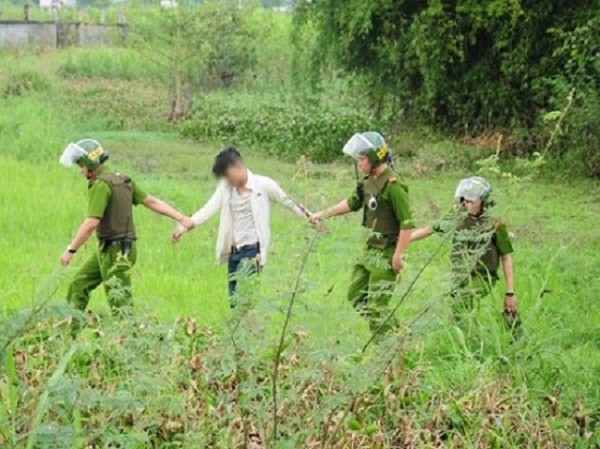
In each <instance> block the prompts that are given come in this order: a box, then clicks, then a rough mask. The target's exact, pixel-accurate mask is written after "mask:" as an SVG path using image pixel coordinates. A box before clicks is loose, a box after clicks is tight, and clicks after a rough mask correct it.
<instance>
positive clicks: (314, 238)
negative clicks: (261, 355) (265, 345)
mask: <svg viewBox="0 0 600 449" xmlns="http://www.w3.org/2000/svg"><path fill="white" fill-rule="evenodd" d="M317 237H318V234H317V233H313V235H312V237H311V239H310V242H309V245H308V249H307V250H306V252H305V253H304V256H303V258H302V264H301V266H300V269H299V270H298V275H297V276H296V283H295V285H294V289H293V290H292V295H291V297H290V301H289V303H288V307H287V311H286V314H285V321H284V323H283V328H282V329H281V334H280V336H279V343H278V345H277V350H276V351H275V357H274V360H273V374H272V378H271V394H272V398H273V434H272V436H271V440H272V442H273V447H275V443H277V440H278V436H277V433H278V424H279V423H278V421H279V416H278V414H277V407H278V406H279V404H278V401H277V381H278V379H279V364H280V363H281V353H282V352H283V345H284V343H285V336H286V334H287V329H288V326H289V323H290V319H291V316H292V310H293V308H294V303H295V302H296V298H297V297H298V290H299V289H300V282H301V280H302V274H304V270H305V269H306V264H307V262H308V257H309V256H310V254H311V253H312V250H313V248H314V245H315V243H316V241H317Z"/></svg>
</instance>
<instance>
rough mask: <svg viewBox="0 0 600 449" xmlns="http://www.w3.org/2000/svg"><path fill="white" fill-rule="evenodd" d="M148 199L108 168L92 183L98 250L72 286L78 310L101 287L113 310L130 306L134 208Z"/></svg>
mask: <svg viewBox="0 0 600 449" xmlns="http://www.w3.org/2000/svg"><path fill="white" fill-rule="evenodd" d="M146 196H147V195H146V193H145V192H143V191H142V190H140V189H139V188H138V187H137V186H136V184H135V183H133V181H131V179H130V178H129V177H127V176H125V175H122V174H119V173H116V174H115V173H111V172H109V171H108V170H106V169H105V168H101V169H100V170H99V174H98V176H96V177H95V178H94V179H92V180H91V181H90V182H89V185H88V214H87V215H88V217H94V218H99V219H100V225H99V226H98V229H97V235H98V240H99V247H98V249H97V250H96V251H95V252H94V254H93V255H92V256H91V257H90V258H89V259H88V260H87V261H86V262H85V263H84V264H83V265H82V266H81V268H80V269H79V270H78V271H77V274H76V275H75V277H74V279H73V281H72V282H71V285H70V286H69V292H68V295H67V299H68V301H69V302H70V303H71V304H73V306H75V307H76V308H78V309H80V310H85V309H86V307H87V305H88V302H89V300H90V293H91V292H92V290H94V289H95V288H96V287H98V286H99V285H100V284H101V283H103V284H104V288H105V291H106V295H107V297H108V301H109V304H110V306H111V308H113V309H116V308H119V307H121V306H125V305H131V275H130V270H131V268H132V267H133V265H134V264H135V261H136V258H137V249H136V245H135V240H136V233H135V225H134V223H133V206H134V205H138V204H140V203H142V202H143V201H144V200H145V199H146ZM124 245H127V246H124Z"/></svg>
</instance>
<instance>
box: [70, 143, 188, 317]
mask: <svg viewBox="0 0 600 449" xmlns="http://www.w3.org/2000/svg"><path fill="white" fill-rule="evenodd" d="M108 157H109V155H108V152H107V151H106V150H105V149H104V148H103V147H102V146H101V145H100V144H99V143H98V142H97V141H95V140H91V139H85V140H81V141H80V142H77V143H71V144H69V146H68V147H67V148H66V149H65V150H64V152H63V154H62V156H61V158H60V163H61V164H63V165H64V166H67V167H69V166H73V165H78V166H79V169H80V171H81V174H82V175H83V176H84V177H85V178H86V179H87V180H88V212H87V218H86V219H85V220H84V221H83V223H82V224H81V226H80V227H79V230H78V231H77V234H76V235H75V237H74V238H73V240H72V241H71V244H70V245H69V246H68V247H67V249H66V251H65V252H64V253H63V254H62V256H61V258H60V263H61V264H62V265H63V266H67V265H69V263H70V262H71V258H72V257H73V255H74V254H75V253H76V252H77V250H78V249H79V248H80V247H81V246H82V245H83V244H84V243H85V242H86V241H87V240H88V238H89V237H90V236H91V235H92V233H93V232H94V231H96V234H97V235H98V240H99V246H98V249H97V250H96V251H95V252H94V254H92V255H91V256H90V258H89V259H88V260H87V261H86V262H85V263H84V264H83V265H82V266H81V268H80V269H79V270H78V272H77V274H76V275H75V278H74V279H73V281H72V282H71V285H70V286H69V292H68V296H67V298H68V301H69V302H70V303H71V304H72V305H73V306H74V307H76V308H77V309H80V310H85V309H86V307H87V305H88V302H89V300H90V293H91V292H92V290H94V289H95V288H96V287H98V286H99V285H100V284H101V283H104V287H105V291H106V295H107V297H108V301H109V304H110V306H111V308H112V309H113V311H117V310H118V309H119V308H121V307H123V306H131V275H130V270H131V268H132V267H133V265H134V264H135V262H136V259H137V248H136V240H137V235H136V230H135V224H134V220H133V206H137V205H138V204H143V205H144V206H146V207H147V208H148V209H151V210H153V211H154V212H157V213H159V214H161V215H166V216H167V217H170V218H172V219H174V220H176V221H178V222H179V223H181V224H182V225H183V226H185V227H187V228H191V227H193V225H194V224H193V222H192V221H191V220H190V219H189V218H187V217H186V216H184V215H183V214H181V213H180V212H178V211H176V210H175V209H173V208H172V207H171V206H169V205H168V204H166V203H164V202H163V201H161V200H159V199H157V198H155V197H153V196H150V195H148V194H146V193H145V192H144V191H143V190H142V189H140V187H139V186H138V185H137V183H135V182H133V180H132V179H131V178H130V177H129V176H127V175H124V174H122V173H117V172H112V171H111V170H109V168H108V167H106V165H105V164H106V161H107V160H108Z"/></svg>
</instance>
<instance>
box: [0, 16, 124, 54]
mask: <svg viewBox="0 0 600 449" xmlns="http://www.w3.org/2000/svg"><path fill="white" fill-rule="evenodd" d="M127 31H128V28H127V25H86V24H82V23H60V22H59V23H53V22H28V23H25V22H0V50H11V49H26V48H56V47H68V46H72V45H81V46H83V47H94V46H101V45H120V44H122V43H123V40H124V39H125V37H126V36H127Z"/></svg>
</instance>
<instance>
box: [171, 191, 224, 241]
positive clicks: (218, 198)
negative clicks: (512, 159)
mask: <svg viewBox="0 0 600 449" xmlns="http://www.w3.org/2000/svg"><path fill="white" fill-rule="evenodd" d="M223 194H224V186H223V184H222V183H221V184H219V185H218V186H217V188H216V190H215V192H214V193H213V194H212V196H211V197H210V199H209V200H208V201H207V202H206V204H205V205H204V206H202V207H201V208H200V209H198V210H197V211H196V212H195V213H194V215H192V217H191V219H192V221H193V222H194V223H196V226H198V225H201V224H202V223H204V222H205V221H207V220H208V219H209V218H210V217H212V216H213V215H215V214H216V213H217V212H219V210H220V209H221V207H222V203H223ZM178 228H179V230H181V231H184V232H185V228H184V227H183V226H181V225H179V226H178Z"/></svg>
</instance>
